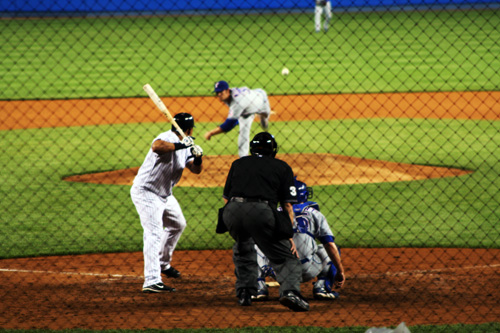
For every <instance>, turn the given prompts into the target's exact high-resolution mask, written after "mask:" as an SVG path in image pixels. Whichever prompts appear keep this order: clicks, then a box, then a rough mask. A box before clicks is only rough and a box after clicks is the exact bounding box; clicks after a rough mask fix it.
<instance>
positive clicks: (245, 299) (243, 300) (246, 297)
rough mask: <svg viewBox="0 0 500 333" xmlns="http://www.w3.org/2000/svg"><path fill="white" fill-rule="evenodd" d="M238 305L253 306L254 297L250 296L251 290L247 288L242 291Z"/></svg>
mask: <svg viewBox="0 0 500 333" xmlns="http://www.w3.org/2000/svg"><path fill="white" fill-rule="evenodd" d="M238 304H239V305H241V306H250V305H252V295H251V294H250V290H248V289H246V288H244V289H241V291H240V292H239V296H238Z"/></svg>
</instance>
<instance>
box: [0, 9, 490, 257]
mask: <svg viewBox="0 0 500 333" xmlns="http://www.w3.org/2000/svg"><path fill="white" fill-rule="evenodd" d="M310 20H311V17H310V16H309V15H306V14H302V15H300V14H294V15H249V16H222V17H215V16H206V17H135V18H126V17H125V18H90V19H78V18H76V19H75V18H73V19H42V20H0V26H1V29H0V30H1V34H0V36H1V40H0V42H1V43H2V48H1V49H0V57H2V58H3V59H4V61H3V63H2V64H3V65H2V67H1V74H2V77H3V78H4V79H3V80H1V81H0V97H1V98H2V99H32V98H79V97H123V96H138V95H139V96H141V97H143V96H142V89H141V87H142V84H143V83H144V82H151V83H156V84H157V85H160V83H161V86H162V87H169V88H168V89H167V88H164V89H165V90H168V95H207V94H209V91H210V90H211V83H212V82H213V81H215V80H218V79H220V78H222V77H223V78H226V79H227V80H229V81H230V82H237V83H240V82H245V84H247V85H249V86H256V85H262V86H265V87H266V90H268V91H269V93H270V94H282V93H309V92H314V93H322V92H330V93H337V92H343V93H347V92H384V91H426V90H428V91H453V90H488V89H498V88H499V87H498V85H499V84H500V79H499V75H500V73H499V72H498V71H496V70H493V69H495V68H500V59H499V58H498V57H497V55H498V54H499V52H498V51H500V50H498V47H499V45H498V43H495V42H494V40H498V39H499V38H497V37H500V32H499V31H498V28H497V27H498V24H497V23H500V22H499V16H498V14H497V13H496V12H494V11H450V12H448V11H437V12H431V11H429V12H387V13H350V14H343V15H341V16H339V17H336V19H335V20H334V25H333V28H332V29H331V32H329V33H331V34H333V36H332V35H325V34H319V35H315V34H311V32H310V31H308V30H307V29H304V27H307V26H309V25H310V23H311V22H310ZM417 22H418V24H417ZM465 28H466V29H465ZM165 30H168V31H175V32H176V33H175V34H169V35H168V38H166V35H165V33H162V31H165ZM203 31H206V34H205V33H203ZM325 42H326V43H325ZM234 48H236V49H240V50H245V49H251V50H252V52H239V51H238V52H231V51H232V50H233V49H234ZM278 59H279V61H278ZM257 64H258V65H257ZM283 64H286V65H287V66H288V67H289V68H291V69H292V73H293V75H290V76H289V77H286V78H283V77H281V75H278V76H275V75H274V74H272V71H275V72H276V73H278V72H279V70H280V69H281V67H282V65H283ZM270 71H271V74H269V73H270ZM315 73H331V75H327V77H328V78H329V79H327V80H319V81H316V80H315V75H316V74H315ZM330 78H331V80H330ZM42 82H44V83H45V84H42ZM174 83H175V84H174ZM214 125H215V124H199V125H198V127H197V128H196V131H197V133H199V135H201V133H203V132H204V131H205V130H206V129H208V128H211V127H213V126H214ZM499 127H500V125H499V122H495V121H463V120H422V119H421V120H411V119H399V120H398V119H370V120H369V119H361V120H343V121H317V122H306V121H302V122H278V123H273V124H272V127H271V130H272V131H273V132H274V133H275V134H276V135H277V138H278V141H279V142H280V143H281V152H282V153H313V152H331V153H336V154H342V155H348V156H357V157H364V158H371V159H381V160H388V161H394V162H404V163H414V164H424V165H435V166H450V167H455V168H462V169H468V170H473V171H474V173H472V174H470V175H467V176H462V177H458V178H445V179H435V180H428V181H413V182H400V183H383V184H369V185H351V186H324V187H321V188H317V189H315V190H316V191H315V193H316V197H315V200H317V201H318V202H319V203H320V204H321V206H322V211H323V212H324V213H325V214H326V216H327V218H328V219H329V221H330V223H331V225H332V227H333V230H334V232H335V234H336V236H337V240H338V241H339V242H341V243H342V246H344V247H365V246H391V247H399V246H424V247H425V246H427V247H430V246H443V247H446V246H453V247H493V248H498V247H499V246H500V241H499V239H500V237H499V230H498V228H495V221H498V218H499V215H500V213H498V210H497V209H496V207H498V205H499V202H500V197H499V194H498V193H499V191H498V189H499V187H500V180H499V179H500V177H498V176H499V172H500V167H499V166H498V159H497V157H496V156H499V146H498V144H497V142H499V141H500V134H499V133H500V131H499ZM164 128H165V125H164V124H128V125H108V126H88V127H70V128H44V129H29V130H13V131H0V139H1V140H0V151H2V152H3V153H2V154H1V156H0V165H1V167H2V173H1V175H0V191H1V193H2V198H3V200H2V201H1V202H0V208H1V209H2V211H3V214H2V216H1V220H2V224H3V226H4V230H5V232H4V233H2V236H0V241H1V243H2V244H3V246H2V248H1V250H0V258H8V257H22V256H36V255H51V254H67V253H88V252H113V251H140V250H141V247H142V235H141V234H142V229H141V227H140V224H139V222H138V217H137V214H136V212H135V209H134V207H133V205H132V202H131V200H130V197H129V187H128V186H114V185H95V184H81V183H68V182H64V181H62V180H61V178H62V177H64V176H68V175H73V174H82V173H90V172H98V171H109V170H117V169H123V168H128V167H135V166H139V165H140V164H141V162H142V160H143V158H144V156H145V153H146V151H147V147H148V145H149V143H150V140H151V139H152V138H153V137H154V136H155V135H156V134H158V133H159V132H161V131H163V130H164ZM311 128H312V129H313V130H312V131H310V129H311ZM254 130H257V129H256V128H254ZM316 130H317V131H316ZM235 140H236V131H233V132H230V133H229V134H227V135H224V136H219V137H217V140H212V141H210V143H205V144H204V148H205V153H206V154H208V155H213V154H221V153H222V154H232V153H234V152H233V151H232V150H231V148H232V147H233V144H234V142H235ZM318 172H321V170H318ZM221 193H222V189H221V188H208V189H200V188H193V189H191V188H177V189H176V191H175V194H176V196H177V197H178V198H179V199H180V202H181V203H183V209H184V212H185V215H186V217H187V219H188V221H189V225H188V228H187V230H186V232H185V233H184V235H183V237H182V239H181V242H180V244H179V248H181V249H200V248H228V247H229V246H230V245H231V243H232V240H230V239H229V238H228V237H227V236H226V235H223V236H216V235H215V234H213V233H212V231H213V229H214V222H215V218H216V217H215V215H216V208H217V207H219V206H220V205H221V199H220V198H221ZM188 202H194V203H195V204H186V203H188ZM207 231H208V232H207Z"/></svg>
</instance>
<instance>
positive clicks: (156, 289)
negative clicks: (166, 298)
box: [142, 282, 175, 294]
mask: <svg viewBox="0 0 500 333" xmlns="http://www.w3.org/2000/svg"><path fill="white" fill-rule="evenodd" d="M173 291H175V288H172V287H169V286H166V285H164V284H163V283H161V282H160V283H157V284H152V285H150V286H147V287H143V288H142V292H143V293H150V294H151V293H171V292H173Z"/></svg>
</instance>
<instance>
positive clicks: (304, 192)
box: [294, 177, 313, 203]
mask: <svg viewBox="0 0 500 333" xmlns="http://www.w3.org/2000/svg"><path fill="white" fill-rule="evenodd" d="M294 180H295V188H296V189H297V202H298V203H303V202H306V201H307V200H308V199H312V197H313V189H312V187H307V185H306V183H304V182H301V181H300V180H297V177H295V178H294Z"/></svg>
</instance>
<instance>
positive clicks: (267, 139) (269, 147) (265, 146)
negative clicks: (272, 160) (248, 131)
mask: <svg viewBox="0 0 500 333" xmlns="http://www.w3.org/2000/svg"><path fill="white" fill-rule="evenodd" d="M277 152H278V144H277V143H276V140H275V139H274V136H272V135H271V134H269V133H267V132H260V133H258V134H256V135H255V136H254V137H253V139H252V141H250V153H251V154H252V155H264V156H271V157H275V156H276V153H277Z"/></svg>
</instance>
